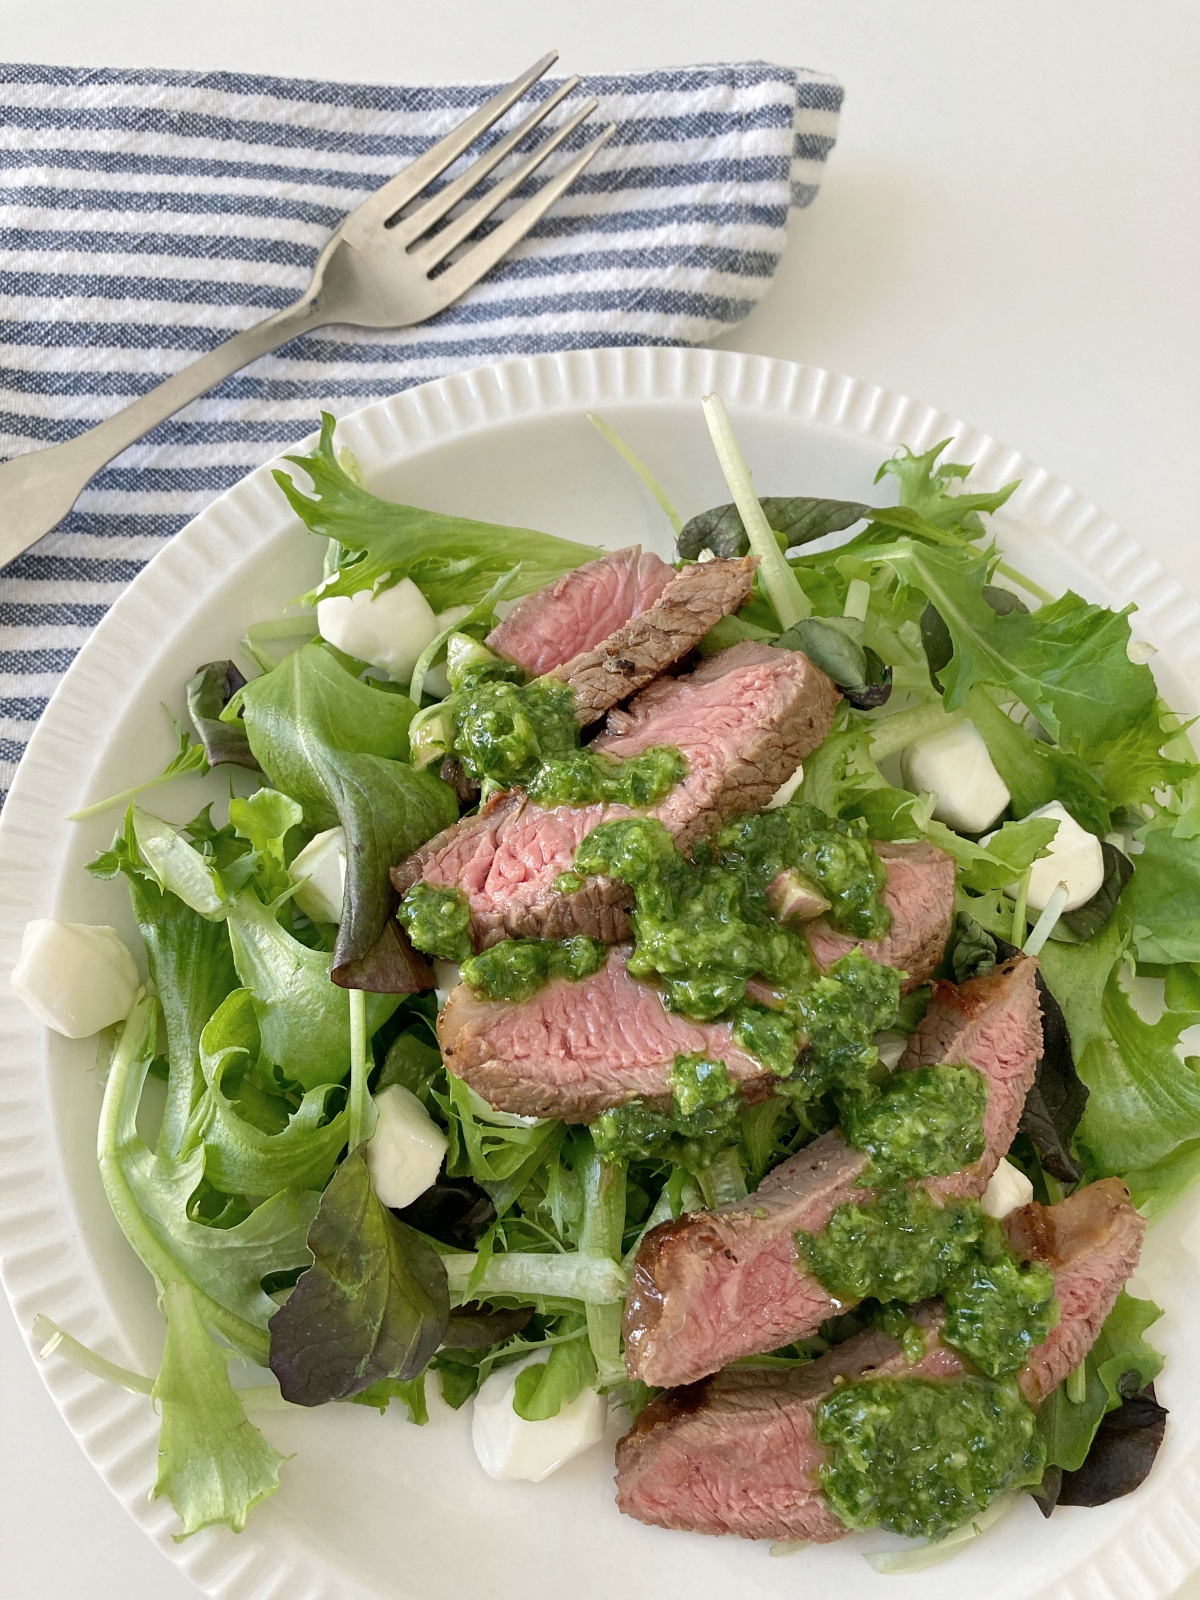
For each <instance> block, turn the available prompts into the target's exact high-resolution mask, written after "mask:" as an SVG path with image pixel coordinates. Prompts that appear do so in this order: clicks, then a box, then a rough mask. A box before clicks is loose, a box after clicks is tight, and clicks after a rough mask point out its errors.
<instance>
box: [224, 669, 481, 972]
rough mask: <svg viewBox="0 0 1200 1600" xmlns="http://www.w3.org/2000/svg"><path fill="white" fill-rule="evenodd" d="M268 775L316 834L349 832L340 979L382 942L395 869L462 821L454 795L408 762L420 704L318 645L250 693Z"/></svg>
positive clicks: (255, 737)
mask: <svg viewBox="0 0 1200 1600" xmlns="http://www.w3.org/2000/svg"><path fill="white" fill-rule="evenodd" d="M241 710H242V713H243V715H244V717H245V722H246V732H247V735H248V737H249V740H250V748H251V749H252V750H253V752H254V755H255V757H256V759H257V760H258V762H259V764H260V766H261V767H262V769H263V771H264V772H265V773H266V774H267V776H268V777H269V778H270V780H271V782H272V783H273V784H274V785H275V787H276V788H277V789H281V790H283V791H284V793H285V794H288V795H290V796H291V797H292V798H293V799H294V800H296V801H298V802H299V804H300V806H301V807H302V808H303V812H304V821H305V823H306V824H307V826H308V827H310V828H311V829H313V830H314V831H316V830H319V829H325V828H332V827H335V826H338V825H340V826H341V827H342V828H343V829H344V830H345V834H346V861H347V870H346V901H345V907H344V912H343V916H342V921H341V926H340V928H339V929H338V940H337V946H336V948H335V950H334V958H333V971H334V974H335V981H336V979H337V977H338V976H340V975H342V972H343V969H345V968H348V967H350V966H351V965H352V964H353V963H355V962H360V961H362V960H364V958H366V957H367V956H368V955H369V954H370V952H371V951H372V950H373V949H374V948H375V946H376V945H377V943H378V941H379V939H380V936H381V935H382V934H383V932H384V929H385V927H386V926H387V923H388V920H389V916H390V913H391V909H392V900H393V896H392V888H391V884H390V881H389V878H388V871H389V868H391V867H392V866H393V865H394V864H395V863H396V862H397V861H402V860H403V859H404V857H405V856H407V855H410V854H411V853H412V851H413V850H415V849H416V848H417V846H418V845H420V844H423V843H424V842H425V840H426V839H428V838H430V837H431V836H432V835H433V834H435V833H437V832H439V831H440V830H441V829H442V828H446V827H449V825H450V823H452V822H453V821H455V820H456V818H457V816H458V806H457V804H456V802H455V798H454V792H453V790H452V789H450V788H449V787H448V786H447V785H446V784H444V783H443V782H442V781H441V779H440V778H437V777H435V776H434V774H433V773H432V772H416V771H414V770H413V768H412V767H410V766H408V765H407V757H408V725H409V723H410V722H411V720H412V717H413V715H414V713H415V710H416V707H415V706H414V705H413V703H412V701H411V700H409V699H408V698H407V696H404V695H395V694H385V693H383V692H382V691H380V690H379V689H373V688H371V687H370V685H369V684H367V683H364V682H362V681H360V680H359V679H357V678H355V677H354V676H353V675H352V674H351V673H349V672H347V671H346V670H345V669H344V668H343V667H341V666H339V664H338V663H337V662H336V661H335V660H334V658H333V656H332V655H331V654H330V653H329V651H327V650H324V649H322V648H321V646H319V645H305V646H304V647H303V648H302V649H300V650H297V651H295V652H294V653H293V654H292V655H290V656H288V657H287V659H286V660H284V661H283V662H281V663H280V665H279V666H278V667H276V668H275V670H274V671H273V672H268V673H266V674H264V676H263V677H261V678H256V679H255V680H254V681H253V682H252V683H249V684H247V685H246V687H245V689H244V690H243V691H242V696H241Z"/></svg>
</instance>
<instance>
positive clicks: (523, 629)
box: [487, 544, 675, 676]
mask: <svg viewBox="0 0 1200 1600" xmlns="http://www.w3.org/2000/svg"><path fill="white" fill-rule="evenodd" d="M674 577H675V571H674V568H672V567H669V566H668V565H667V563H666V562H665V561H660V560H659V558H658V557H657V556H656V555H654V554H652V553H651V552H649V551H645V552H644V551H643V550H642V548H641V546H640V545H636V544H631V545H627V546H626V548H625V549H624V550H614V551H612V552H611V553H610V554H609V555H603V556H600V557H599V558H598V559H597V560H595V561H588V562H585V564H584V565H583V566H582V567H576V568H575V570H574V571H573V572H568V573H566V574H564V576H563V577H561V578H559V580H558V581H557V583H552V584H549V585H548V586H547V587H546V588H545V589H538V590H537V591H536V592H535V593H533V594H527V595H525V596H524V598H523V599H521V600H518V601H517V603H516V605H515V606H514V607H513V608H512V610H511V611H510V612H509V614H508V616H507V617H505V619H504V621H503V622H501V623H499V624H498V625H497V626H496V627H495V628H493V629H492V631H491V633H489V634H488V636H487V644H488V648H489V649H491V650H494V651H495V652H496V654H497V655H501V656H507V657H508V659H509V660H510V661H515V662H517V663H518V665H520V666H522V667H524V668H525V670H526V672H530V673H533V674H534V675H535V676H537V675H538V674H540V673H543V672H549V671H551V669H552V668H554V667H558V666H561V665H562V663H563V662H564V661H570V660H571V658H572V657H575V656H578V655H580V654H581V653H582V652H584V651H587V650H590V649H592V648H593V646H595V645H598V644H600V643H601V642H602V641H603V640H604V639H606V638H607V637H608V636H609V635H610V634H612V633H615V632H616V631H617V630H618V629H619V628H621V627H622V626H623V625H624V624H626V623H627V622H629V620H630V619H631V618H632V617H636V616H639V615H640V614H641V613H642V612H644V611H646V610H647V609H648V608H649V607H650V606H652V605H653V604H654V602H655V601H656V600H657V599H658V597H659V595H661V594H662V592H663V590H664V589H665V588H666V587H667V585H668V584H669V583H671V581H672V580H673V579H674Z"/></svg>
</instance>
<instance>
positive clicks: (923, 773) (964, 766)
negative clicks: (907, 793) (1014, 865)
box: [900, 722, 1011, 833]
mask: <svg viewBox="0 0 1200 1600" xmlns="http://www.w3.org/2000/svg"><path fill="white" fill-rule="evenodd" d="M900 771H901V773H902V775H903V778H904V787H905V788H906V789H911V790H912V792H913V793H914V794H923V793H925V792H926V791H927V790H928V791H931V792H932V793H933V794H934V795H935V796H936V798H937V804H936V805H935V806H934V808H933V814H934V816H935V817H936V818H937V820H938V821H939V822H944V823H945V824H946V826H947V827H948V828H957V829H958V831H959V832H960V833H981V832H982V831H983V829H984V828H987V827H989V826H990V825H991V824H992V823H993V822H995V820H996V818H997V817H998V816H999V815H1000V813H1001V812H1002V811H1003V810H1004V808H1005V806H1006V805H1007V804H1008V802H1009V799H1010V798H1011V797H1010V795H1009V792H1008V788H1007V785H1006V784H1005V782H1004V779H1003V778H1002V777H1001V776H1000V774H999V773H998V772H997V771H996V768H995V767H994V766H993V764H992V758H991V756H990V755H989V754H988V747H987V745H986V744H985V743H984V741H983V736H982V735H981V734H980V733H979V731H978V730H977V728H976V727H975V724H974V723H973V722H956V723H955V724H954V725H953V726H952V727H949V728H943V729H940V730H939V731H938V732H937V733H931V734H930V735H929V736H928V737H927V738H925V739H918V740H917V741H916V743H915V744H910V745H909V746H908V747H907V749H905V750H903V751H902V752H901V755H900Z"/></svg>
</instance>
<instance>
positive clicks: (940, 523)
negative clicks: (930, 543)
mask: <svg viewBox="0 0 1200 1600" xmlns="http://www.w3.org/2000/svg"><path fill="white" fill-rule="evenodd" d="M949 443H950V440H949V439H941V440H939V441H938V443H937V444H935V445H933V446H932V447H931V448H930V449H929V450H926V451H925V453H924V455H919V456H918V455H914V453H913V452H912V451H911V450H910V449H909V448H908V446H907V445H901V447H900V449H899V450H898V451H897V452H896V454H895V455H894V456H892V458H891V459H890V460H888V461H885V462H884V463H883V465H882V466H881V467H880V469H879V471H878V472H877V473H876V474H875V482H876V483H879V482H881V481H882V479H883V478H885V477H892V478H895V479H896V482H897V484H898V486H899V500H900V504H901V505H902V506H910V507H911V508H912V509H913V510H914V511H915V512H916V513H917V514H918V516H920V517H921V518H922V519H923V520H924V521H925V522H928V523H931V524H932V525H933V526H934V527H935V528H942V529H944V530H945V531H947V532H954V533H961V534H962V535H963V536H964V537H966V538H969V539H975V538H978V537H979V536H980V534H982V533H984V532H986V529H985V528H984V525H983V523H982V521H981V520H980V513H981V512H984V513H990V512H993V511H999V509H1000V507H1001V506H1002V505H1003V504H1004V502H1005V501H1006V500H1007V499H1008V498H1009V496H1010V495H1011V494H1012V492H1013V490H1014V489H1016V487H1017V483H1018V482H1019V481H1020V480H1019V479H1017V480H1014V482H1012V483H1006V484H1005V485H1004V487H1003V488H1002V489H993V490H991V491H989V492H985V493H981V494H950V492H949V491H950V489H951V488H952V487H953V486H955V485H956V484H958V483H961V482H962V481H963V479H964V478H967V477H969V476H970V473H971V468H970V466H969V465H967V464H966V463H964V462H959V461H943V462H942V464H941V465H940V466H939V465H938V457H939V456H940V455H941V454H942V451H943V450H945V448H946V446H947V445H948V444H949Z"/></svg>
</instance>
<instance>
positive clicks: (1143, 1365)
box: [1038, 1290, 1163, 1472]
mask: <svg viewBox="0 0 1200 1600" xmlns="http://www.w3.org/2000/svg"><path fill="white" fill-rule="evenodd" d="M1161 1316H1162V1311H1161V1310H1160V1309H1159V1307H1158V1306H1156V1305H1155V1304H1154V1302H1153V1301H1152V1300H1136V1299H1134V1297H1133V1296H1132V1295H1129V1294H1126V1293H1125V1291H1124V1290H1122V1291H1121V1293H1120V1294H1119V1295H1118V1296H1117V1302H1116V1304H1115V1305H1114V1306H1113V1308H1112V1310H1111V1311H1110V1312H1109V1314H1108V1318H1107V1320H1106V1321H1105V1324H1104V1326H1103V1328H1101V1330H1100V1336H1099V1338H1098V1339H1097V1340H1096V1342H1095V1344H1094V1345H1093V1346H1092V1348H1091V1350H1090V1351H1089V1352H1088V1356H1087V1360H1086V1363H1085V1367H1084V1373H1085V1378H1086V1391H1085V1396H1084V1399H1083V1400H1082V1401H1075V1400H1070V1399H1068V1397H1067V1392H1066V1385H1065V1384H1060V1385H1059V1387H1058V1388H1057V1389H1055V1390H1054V1392H1053V1393H1052V1394H1051V1395H1050V1396H1049V1397H1048V1398H1047V1399H1046V1400H1045V1401H1044V1402H1043V1404H1042V1407H1041V1410H1040V1411H1039V1412H1038V1432H1039V1433H1040V1434H1041V1435H1042V1438H1043V1439H1044V1440H1045V1441H1046V1465H1047V1466H1048V1467H1061V1468H1062V1469H1063V1470H1064V1471H1065V1472H1077V1471H1078V1470H1079V1468H1080V1467H1082V1465H1083V1463H1084V1461H1085V1460H1086V1458H1087V1454H1088V1451H1089V1450H1090V1448H1091V1444H1092V1440H1093V1439H1094V1438H1095V1437H1096V1430H1097V1429H1098V1428H1099V1426H1100V1422H1101V1419H1102V1418H1103V1417H1104V1415H1105V1413H1106V1412H1109V1411H1115V1410H1116V1409H1117V1407H1118V1406H1119V1405H1120V1404H1121V1401H1122V1400H1123V1399H1124V1398H1125V1395H1126V1394H1127V1393H1138V1392H1140V1391H1141V1390H1142V1389H1143V1388H1145V1386H1146V1385H1147V1384H1148V1383H1151V1382H1153V1380H1154V1379H1155V1378H1156V1377H1157V1376H1158V1374H1159V1373H1160V1372H1161V1371H1162V1364H1163V1361H1162V1356H1160V1355H1159V1353H1158V1351H1157V1350H1155V1349H1154V1347H1153V1345H1151V1344H1148V1343H1147V1342H1146V1340H1145V1339H1144V1338H1143V1337H1142V1335H1143V1334H1144V1333H1145V1331H1146V1329H1147V1328H1148V1327H1149V1326H1150V1325H1151V1323H1153V1322H1157V1320H1158V1318H1159V1317H1161Z"/></svg>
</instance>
